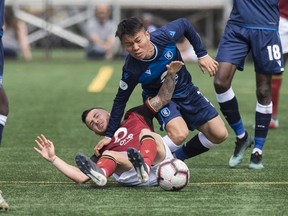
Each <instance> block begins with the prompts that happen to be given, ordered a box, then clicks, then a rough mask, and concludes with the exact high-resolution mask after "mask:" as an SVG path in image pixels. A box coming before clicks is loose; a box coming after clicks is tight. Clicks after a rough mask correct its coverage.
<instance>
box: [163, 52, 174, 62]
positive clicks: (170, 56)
mask: <svg viewBox="0 0 288 216" xmlns="http://www.w3.org/2000/svg"><path fill="white" fill-rule="evenodd" d="M164 56H165V58H166V59H168V60H169V59H172V58H173V53H172V52H171V51H170V50H169V51H168V52H166V53H165V55H164Z"/></svg>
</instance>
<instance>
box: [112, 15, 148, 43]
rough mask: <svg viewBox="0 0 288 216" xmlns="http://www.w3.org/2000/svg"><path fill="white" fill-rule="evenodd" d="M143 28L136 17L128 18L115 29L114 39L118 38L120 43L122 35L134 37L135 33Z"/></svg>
mask: <svg viewBox="0 0 288 216" xmlns="http://www.w3.org/2000/svg"><path fill="white" fill-rule="evenodd" d="M142 29H145V28H144V25H143V22H142V21H141V20H140V19H139V18H137V17H130V18H126V19H124V20H122V21H121V22H120V23H119V24H118V27H117V31H116V34H115V37H119V39H120V41H122V37H123V36H124V35H129V36H134V35H135V34H136V33H137V32H139V31H141V30H142Z"/></svg>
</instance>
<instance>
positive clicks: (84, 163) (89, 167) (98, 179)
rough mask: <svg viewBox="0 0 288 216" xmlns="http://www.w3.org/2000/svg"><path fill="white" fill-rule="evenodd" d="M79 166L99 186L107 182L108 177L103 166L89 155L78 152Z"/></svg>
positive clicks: (77, 162) (76, 159)
mask: <svg viewBox="0 0 288 216" xmlns="http://www.w3.org/2000/svg"><path fill="white" fill-rule="evenodd" d="M75 161H76V164H77V166H78V168H79V169H80V170H81V171H82V172H83V173H85V174H86V175H87V176H89V177H90V178H91V179H92V181H93V182H95V183H96V184H97V185H98V186H104V185H106V183H107V178H106V176H105V175H104V172H103V170H102V169H101V168H99V167H98V166H97V164H96V163H94V162H93V161H92V160H91V159H90V158H89V157H87V156H85V155H84V154H81V153H78V154H77V155H76V157H75Z"/></svg>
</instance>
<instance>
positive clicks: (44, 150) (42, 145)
mask: <svg viewBox="0 0 288 216" xmlns="http://www.w3.org/2000/svg"><path fill="white" fill-rule="evenodd" d="M35 142H36V143H37V145H38V148H37V147H34V149H35V150H36V151H37V152H38V153H39V154H41V155H42V157H43V158H45V159H46V160H48V161H49V162H51V161H52V160H53V158H55V156H56V155H55V148H54V145H53V143H52V142H51V141H50V140H48V139H47V138H46V137H45V136H44V135H43V134H41V135H40V136H37V139H36V140H35Z"/></svg>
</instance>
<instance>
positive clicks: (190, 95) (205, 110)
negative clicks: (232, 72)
mask: <svg viewBox="0 0 288 216" xmlns="http://www.w3.org/2000/svg"><path fill="white" fill-rule="evenodd" d="M217 115H218V112H217V111H216V109H215V107H214V106H213V105H212V104H211V103H210V102H209V100H208V99H207V98H205V97H204V96H203V95H202V94H201V92H200V91H199V90H198V88H197V87H196V86H193V85H191V86H190V87H189V88H187V89H186V91H185V92H183V93H181V95H177V97H173V98H172V100H171V101H170V102H169V104H167V105H166V106H165V107H163V108H162V109H161V110H160V111H159V112H158V114H157V120H158V122H159V123H160V125H161V130H163V129H165V126H166V124H167V123H168V122H169V121H170V120H171V119H173V118H175V117H178V116H182V117H183V119H184V120H185V122H186V124H187V126H188V128H189V130H191V131H193V130H195V129H197V128H199V127H200V126H201V125H203V124H205V123H206V122H208V121H209V120H211V119H213V118H214V117H216V116H217Z"/></svg>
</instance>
